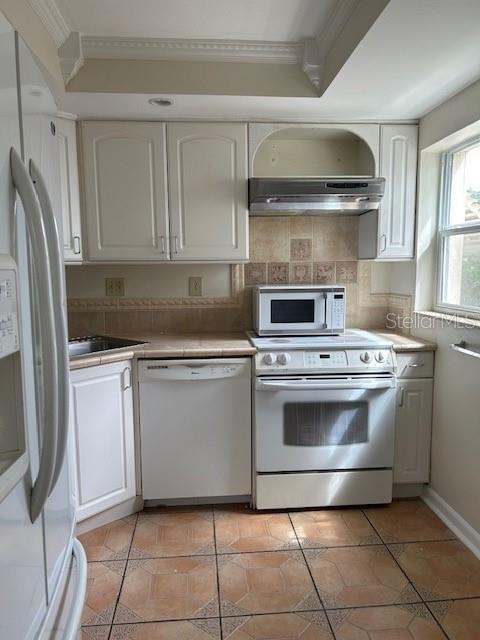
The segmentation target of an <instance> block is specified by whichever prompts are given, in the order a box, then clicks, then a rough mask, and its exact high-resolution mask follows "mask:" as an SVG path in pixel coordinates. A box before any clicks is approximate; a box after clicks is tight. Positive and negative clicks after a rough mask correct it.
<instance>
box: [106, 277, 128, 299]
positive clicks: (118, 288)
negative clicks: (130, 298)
mask: <svg viewBox="0 0 480 640" xmlns="http://www.w3.org/2000/svg"><path fill="white" fill-rule="evenodd" d="M105 295H106V296H113V297H114V298H118V297H120V296H124V295H125V278H105Z"/></svg>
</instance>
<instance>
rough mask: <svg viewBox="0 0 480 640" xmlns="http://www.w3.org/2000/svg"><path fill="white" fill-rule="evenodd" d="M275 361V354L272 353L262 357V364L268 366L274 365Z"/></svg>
mask: <svg viewBox="0 0 480 640" xmlns="http://www.w3.org/2000/svg"><path fill="white" fill-rule="evenodd" d="M276 359H277V358H276V356H275V354H274V353H266V354H265V355H264V356H263V362H264V364H268V365H270V364H275V360H276Z"/></svg>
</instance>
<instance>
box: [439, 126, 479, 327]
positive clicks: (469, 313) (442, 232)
mask: <svg viewBox="0 0 480 640" xmlns="http://www.w3.org/2000/svg"><path fill="white" fill-rule="evenodd" d="M478 145H480V136H476V137H475V138H470V139H469V140H467V141H465V142H463V143H461V144H458V145H456V146H454V147H451V148H450V149H448V151H445V152H444V153H443V154H442V160H441V164H442V173H441V182H440V213H439V216H438V222H437V262H436V264H437V269H436V273H437V277H436V280H437V282H436V291H435V304H434V307H433V308H434V311H437V312H439V313H448V314H452V315H453V314H455V315H459V316H462V315H463V316H465V317H467V318H468V317H471V318H475V319H480V309H479V308H478V307H469V306H465V305H454V304H449V303H447V302H443V301H442V297H443V291H444V275H445V271H444V255H445V250H444V244H445V240H446V239H448V237H449V236H453V235H461V234H467V233H480V221H479V222H477V223H474V222H467V223H464V224H458V225H448V224H447V216H448V213H449V204H450V192H451V177H452V162H453V156H454V154H455V153H457V152H458V151H466V150H467V149H469V148H471V147H476V146H478Z"/></svg>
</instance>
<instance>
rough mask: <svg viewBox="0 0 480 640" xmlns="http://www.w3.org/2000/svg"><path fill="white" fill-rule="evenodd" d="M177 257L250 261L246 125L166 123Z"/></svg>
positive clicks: (171, 208)
mask: <svg viewBox="0 0 480 640" xmlns="http://www.w3.org/2000/svg"><path fill="white" fill-rule="evenodd" d="M167 139H168V143H167V156H168V187H169V203H170V230H171V251H172V258H173V259H174V260H219V261H220V260H221V261H238V260H247V259H248V210H247V206H248V205H247V126H246V125H245V124H238V123H228V122H226V123H194V122H192V123H173V124H168V125H167Z"/></svg>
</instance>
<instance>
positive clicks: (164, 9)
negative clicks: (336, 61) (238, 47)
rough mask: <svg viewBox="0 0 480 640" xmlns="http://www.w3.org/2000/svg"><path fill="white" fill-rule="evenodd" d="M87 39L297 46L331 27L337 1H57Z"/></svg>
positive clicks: (75, 28)
mask: <svg viewBox="0 0 480 640" xmlns="http://www.w3.org/2000/svg"><path fill="white" fill-rule="evenodd" d="M56 1H57V5H58V8H59V9H60V11H61V12H62V14H63V15H64V17H65V19H66V20H67V22H68V23H69V24H70V26H71V28H72V30H74V31H80V32H81V33H84V34H87V35H102V36H104V35H113V36H128V37H149V38H151V37H155V38H189V39H227V40H230V39H232V40H268V41H272V42H274V41H297V40H301V39H303V38H307V37H312V36H314V35H315V34H316V33H318V31H319V30H320V29H321V27H322V25H324V24H325V23H326V21H327V20H328V17H329V16H330V14H331V12H332V10H333V8H334V7H335V5H336V4H337V0H101V1H99V0H81V1H79V0H56Z"/></svg>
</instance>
